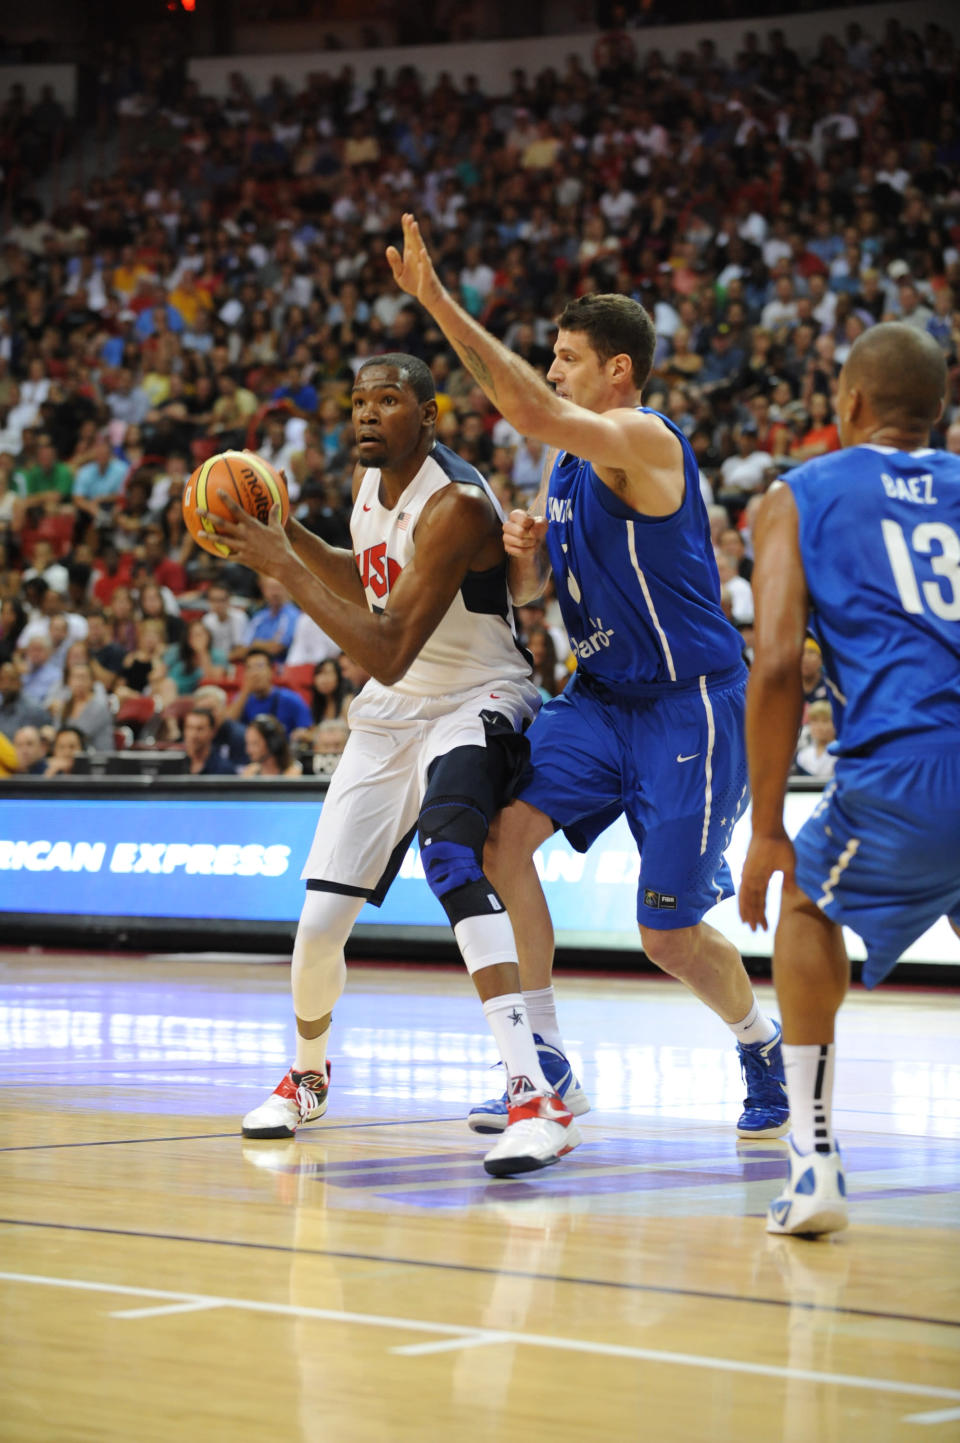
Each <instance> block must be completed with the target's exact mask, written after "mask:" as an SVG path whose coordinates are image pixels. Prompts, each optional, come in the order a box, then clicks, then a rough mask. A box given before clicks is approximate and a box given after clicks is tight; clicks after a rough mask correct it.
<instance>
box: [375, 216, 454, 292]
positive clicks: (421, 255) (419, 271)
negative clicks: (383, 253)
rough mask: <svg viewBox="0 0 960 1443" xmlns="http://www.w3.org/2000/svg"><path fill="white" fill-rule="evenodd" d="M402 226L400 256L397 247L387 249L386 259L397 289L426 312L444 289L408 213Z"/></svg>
mask: <svg viewBox="0 0 960 1443" xmlns="http://www.w3.org/2000/svg"><path fill="white" fill-rule="evenodd" d="M402 224H403V255H401V254H400V252H399V251H398V250H397V248H396V246H387V260H388V261H389V263H390V269H391V270H392V271H393V279H394V280H395V281H396V283H397V285H398V286H399V287H400V289H401V290H402V291H406V293H407V295H408V296H413V297H414V298H415V299H416V300H418V301H419V302H420V304H421V305H422V306H423V307H425V309H426V310H428V311H429V310H431V308H432V306H434V305H435V304H436V302H437V301H438V300H439V299H440V297H441V296H442V294H443V287H442V286H441V284H440V278H439V276H438V275H437V273H436V271H435V270H434V268H433V261H432V260H431V259H430V252H429V251H428V250H427V247H426V242H425V241H424V239H423V236H422V235H421V234H420V227H419V225H418V224H417V222H416V220H415V219H414V217H413V216H412V215H410V213H409V212H407V213H406V214H405V215H404V216H403V218H402Z"/></svg>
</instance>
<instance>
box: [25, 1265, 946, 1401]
mask: <svg viewBox="0 0 960 1443" xmlns="http://www.w3.org/2000/svg"><path fill="white" fill-rule="evenodd" d="M0 1281H3V1282H10V1283H22V1284H26V1285H28V1286H35V1287H49V1288H66V1289H69V1290H70V1291H74V1292H86V1293H111V1294H113V1295H114V1296H119V1297H126V1298H156V1299H158V1300H162V1301H163V1302H164V1303H167V1304H170V1303H173V1304H176V1303H186V1304H192V1305H194V1306H196V1307H198V1308H235V1309H237V1310H238V1311H239V1312H245V1313H267V1314H275V1315H276V1316H279V1317H293V1318H312V1319H315V1320H317V1321H319V1322H328V1323H341V1324H346V1325H348V1326H353V1327H373V1328H387V1329H389V1330H392V1331H399V1332H407V1333H409V1332H412V1333H434V1334H437V1333H439V1334H440V1335H441V1336H442V1337H443V1338H446V1339H450V1340H451V1343H450V1346H468V1347H478V1346H480V1344H481V1343H510V1344H513V1345H514V1346H517V1345H520V1344H523V1345H525V1346H527V1347H533V1348H553V1349H557V1350H558V1351H561V1352H568V1353H591V1354H595V1355H599V1356H602V1357H608V1358H630V1359H632V1360H634V1361H639V1362H647V1363H660V1364H663V1363H667V1364H670V1363H672V1364H674V1365H676V1366H679V1367H685V1368H704V1369H707V1370H709V1371H712V1372H721V1373H743V1374H747V1375H749V1376H752V1377H761V1378H783V1379H786V1380H788V1381H795V1382H802V1383H817V1384H825V1385H828V1386H831V1387H843V1388H859V1389H863V1390H865V1391H866V1392H870V1393H901V1394H904V1393H905V1394H909V1395H910V1396H911V1397H917V1398H943V1399H945V1400H948V1401H949V1402H951V1403H957V1402H960V1389H956V1388H942V1387H938V1386H936V1385H934V1384H931V1383H910V1382H906V1381H902V1382H900V1381H897V1380H895V1379H891V1378H867V1377H862V1376H859V1375H857V1374H855V1373H820V1372H817V1371H815V1370H814V1369H809V1368H787V1367H782V1366H779V1365H777V1364H775V1363H748V1362H744V1361H743V1360H742V1359H739V1358H714V1357H709V1356H707V1355H704V1354H699V1353H672V1352H666V1351H662V1350H660V1349H656V1348H633V1347H630V1346H629V1345H627V1344H625V1343H598V1342H595V1341H594V1340H592V1339H590V1338H558V1337H555V1336H552V1335H550V1334H546V1333H514V1332H504V1331H500V1330H494V1329H491V1328H472V1327H469V1326H468V1325H465V1324H462V1323H440V1322H436V1321H433V1320H431V1319H427V1318H399V1317H393V1316H391V1315H389V1314H383V1313H350V1312H345V1311H343V1310H342V1309H338V1308H307V1307H303V1306H302V1305H300V1304H296V1303H266V1302H259V1301H257V1300H256V1299H253V1298H226V1297H219V1296H217V1295H216V1294H212V1293H177V1292H169V1291H167V1290H165V1289H160V1288H141V1287H135V1286H132V1285H131V1284H128V1283H100V1282H95V1281H94V1280H92V1279H87V1278H51V1277H47V1276H45V1275H43V1274H40V1273H6V1272H0ZM145 1311H146V1313H147V1315H149V1314H150V1313H154V1311H155V1310H154V1309H147V1310H145ZM163 1311H164V1312H166V1311H168V1309H167V1308H164V1309H163ZM454 1340H455V1341H454ZM438 1346H439V1345H438ZM390 1351H391V1352H396V1351H397V1350H396V1349H391V1350H390ZM422 1351H426V1349H424V1350H422ZM431 1351H435V1349H433V1348H432V1349H431Z"/></svg>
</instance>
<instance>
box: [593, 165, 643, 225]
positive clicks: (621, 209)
mask: <svg viewBox="0 0 960 1443" xmlns="http://www.w3.org/2000/svg"><path fill="white" fill-rule="evenodd" d="M599 204H600V209H601V210H602V212H603V214H604V216H605V217H606V220H607V224H608V225H609V227H610V229H611V230H612V231H613V232H614V234H615V235H621V234H622V233H623V232H624V231H625V230H626V228H627V226H628V225H629V224H630V217H631V216H632V215H633V212H634V208H635V206H636V204H637V198H636V196H635V195H634V193H633V191H632V190H626V189H625V188H624V184H623V181H622V180H621V179H620V177H619V176H617V177H616V178H615V179H614V180H613V181H612V183H611V184H610V185H609V186H608V187H607V189H606V190H605V191H604V192H603V194H602V195H601V197H600V202H599Z"/></svg>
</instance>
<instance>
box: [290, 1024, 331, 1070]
mask: <svg viewBox="0 0 960 1443" xmlns="http://www.w3.org/2000/svg"><path fill="white" fill-rule="evenodd" d="M329 1036H330V1028H329V1027H328V1028H327V1030H326V1032H321V1034H320V1036H319V1037H301V1036H300V1033H299V1032H298V1033H297V1059H296V1061H295V1062H294V1064H293V1070H294V1072H317V1073H319V1074H320V1076H321V1077H326V1075H327V1039H328V1038H329Z"/></svg>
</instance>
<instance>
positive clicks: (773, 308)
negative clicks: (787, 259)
mask: <svg viewBox="0 0 960 1443" xmlns="http://www.w3.org/2000/svg"><path fill="white" fill-rule="evenodd" d="M796 319H797V297H796V294H795V292H794V289H793V281H792V280H791V278H790V276H780V278H779V280H778V281H777V283H776V285H775V286H774V296H773V300H772V301H767V304H766V305H765V306H764V308H763V310H762V311H761V313H760V324H761V326H762V327H763V329H764V330H765V331H778V330H779V329H780V328H781V326H792V325H793V324H794V323H795V321H796Z"/></svg>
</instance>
